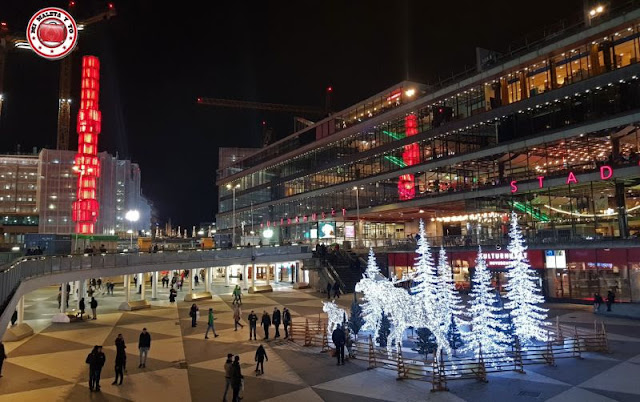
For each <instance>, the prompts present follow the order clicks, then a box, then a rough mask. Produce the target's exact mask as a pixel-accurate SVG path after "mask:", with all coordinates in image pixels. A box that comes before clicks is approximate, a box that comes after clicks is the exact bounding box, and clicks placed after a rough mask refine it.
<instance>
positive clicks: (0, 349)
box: [0, 341, 7, 378]
mask: <svg viewBox="0 0 640 402" xmlns="http://www.w3.org/2000/svg"><path fill="white" fill-rule="evenodd" d="M6 358H7V354H6V353H5V350H4V343H2V341H0V378H2V365H3V364H4V359H6Z"/></svg>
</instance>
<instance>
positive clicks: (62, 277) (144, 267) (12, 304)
mask: <svg viewBox="0 0 640 402" xmlns="http://www.w3.org/2000/svg"><path fill="white" fill-rule="evenodd" d="M311 257H312V253H311V249H310V248H309V246H282V247H255V248H237V249H228V250H188V251H187V250H178V251H175V252H173V251H164V252H158V253H119V254H98V255H89V254H84V255H60V256H28V257H20V258H18V259H16V260H14V261H12V262H10V263H6V264H4V265H0V306H1V309H2V315H0V339H1V337H2V335H3V334H4V330H5V328H7V325H8V323H9V320H10V318H11V315H12V314H13V311H14V310H15V308H16V305H17V303H18V300H19V299H20V298H21V297H22V296H23V295H25V294H26V293H29V292H31V291H34V290H36V289H39V288H42V287H45V286H51V285H54V284H60V283H63V282H72V281H77V280H83V279H90V278H98V277H106V276H119V275H130V274H137V273H145V272H155V271H168V270H184V269H199V268H209V267H223V266H229V265H249V264H260V263H262V264H273V263H279V262H288V261H302V260H305V259H308V258H311Z"/></svg>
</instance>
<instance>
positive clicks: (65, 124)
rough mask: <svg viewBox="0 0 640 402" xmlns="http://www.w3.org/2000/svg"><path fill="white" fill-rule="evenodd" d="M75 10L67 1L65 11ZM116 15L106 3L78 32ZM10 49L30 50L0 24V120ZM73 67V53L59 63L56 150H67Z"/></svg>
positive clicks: (73, 0) (84, 22) (17, 36)
mask: <svg viewBox="0 0 640 402" xmlns="http://www.w3.org/2000/svg"><path fill="white" fill-rule="evenodd" d="M75 8H76V2H75V0H70V1H69V6H68V9H67V11H69V13H71V15H73V14H74V12H75ZM115 15H116V8H115V6H114V5H113V3H108V4H107V7H106V9H105V10H103V11H101V12H99V13H98V14H96V15H94V16H91V17H89V18H86V19H83V20H81V21H78V22H77V26H78V31H82V30H85V29H86V28H87V27H89V26H91V25H93V24H95V23H98V22H101V21H104V20H108V19H109V18H111V17H113V16H115ZM12 49H29V50H30V49H31V47H30V46H29V43H28V42H27V40H26V39H25V37H24V36H22V35H13V34H10V33H9V27H8V26H7V23H6V22H0V118H2V103H3V102H4V96H3V94H4V69H5V63H6V57H7V53H8V52H9V51H10V50H12ZM72 66H73V52H72V53H71V54H69V55H68V56H67V57H65V58H63V59H62V60H61V61H60V81H59V84H60V86H59V89H58V130H57V136H56V149H61V150H68V149H69V145H70V144H69V138H70V132H71V79H72Z"/></svg>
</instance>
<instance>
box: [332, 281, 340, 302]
mask: <svg viewBox="0 0 640 402" xmlns="http://www.w3.org/2000/svg"><path fill="white" fill-rule="evenodd" d="M333 297H334V298H338V299H339V298H340V285H339V284H338V282H337V281H336V283H334V284H333Z"/></svg>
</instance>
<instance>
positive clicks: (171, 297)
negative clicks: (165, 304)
mask: <svg viewBox="0 0 640 402" xmlns="http://www.w3.org/2000/svg"><path fill="white" fill-rule="evenodd" d="M177 295H178V291H177V290H175V289H174V288H171V290H170V291H169V303H175V302H176V296H177Z"/></svg>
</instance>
